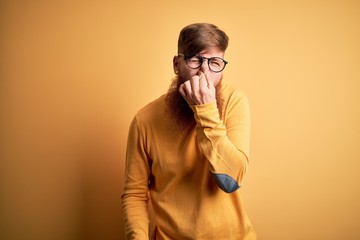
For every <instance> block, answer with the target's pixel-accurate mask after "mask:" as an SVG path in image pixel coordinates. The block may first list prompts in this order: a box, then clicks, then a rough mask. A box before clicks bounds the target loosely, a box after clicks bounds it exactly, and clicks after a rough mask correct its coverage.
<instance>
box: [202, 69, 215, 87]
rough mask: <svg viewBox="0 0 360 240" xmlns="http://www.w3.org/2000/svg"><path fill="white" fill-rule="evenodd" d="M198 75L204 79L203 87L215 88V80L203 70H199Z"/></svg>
mask: <svg viewBox="0 0 360 240" xmlns="http://www.w3.org/2000/svg"><path fill="white" fill-rule="evenodd" d="M198 75H199V76H200V79H202V81H201V83H200V86H201V87H207V88H209V89H214V88H215V86H214V81H213V80H212V79H211V78H209V77H207V76H206V75H205V73H204V72H203V71H201V70H199V72H198Z"/></svg>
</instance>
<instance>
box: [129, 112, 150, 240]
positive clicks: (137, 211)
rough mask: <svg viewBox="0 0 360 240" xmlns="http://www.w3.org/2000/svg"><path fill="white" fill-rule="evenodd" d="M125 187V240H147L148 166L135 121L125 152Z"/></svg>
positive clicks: (142, 140)
mask: <svg viewBox="0 0 360 240" xmlns="http://www.w3.org/2000/svg"><path fill="white" fill-rule="evenodd" d="M125 176H126V177H125V187H124V191H123V194H122V202H123V212H124V221H125V232H126V237H127V239H129V240H130V239H149V237H148V228H149V216H148V184H149V176H150V166H149V161H148V158H147V154H146V152H145V149H144V139H143V138H142V136H141V132H140V131H139V127H138V125H137V119H136V118H134V120H133V121H132V123H131V126H130V130H129V135H128V145H127V150H126V174H125Z"/></svg>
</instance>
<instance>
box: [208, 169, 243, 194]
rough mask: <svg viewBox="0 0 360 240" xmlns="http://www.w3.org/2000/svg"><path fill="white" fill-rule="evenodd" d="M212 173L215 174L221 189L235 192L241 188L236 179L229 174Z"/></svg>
mask: <svg viewBox="0 0 360 240" xmlns="http://www.w3.org/2000/svg"><path fill="white" fill-rule="evenodd" d="M212 175H213V176H214V178H215V180H216V183H217V185H218V186H219V188H221V190H223V191H224V192H226V193H232V192H235V191H236V190H238V189H239V188H240V186H239V185H238V184H237V182H236V181H235V179H233V178H232V177H230V176H229V175H226V174H217V173H213V174H212Z"/></svg>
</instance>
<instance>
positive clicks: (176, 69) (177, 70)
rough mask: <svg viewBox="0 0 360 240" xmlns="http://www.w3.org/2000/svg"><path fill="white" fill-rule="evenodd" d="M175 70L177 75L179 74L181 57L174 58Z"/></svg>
mask: <svg viewBox="0 0 360 240" xmlns="http://www.w3.org/2000/svg"><path fill="white" fill-rule="evenodd" d="M173 69H174V73H175V74H177V73H178V72H179V57H178V56H174V58H173Z"/></svg>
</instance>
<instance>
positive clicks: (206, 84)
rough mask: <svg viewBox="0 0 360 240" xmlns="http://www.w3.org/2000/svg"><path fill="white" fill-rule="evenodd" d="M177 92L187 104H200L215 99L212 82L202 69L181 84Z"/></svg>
mask: <svg viewBox="0 0 360 240" xmlns="http://www.w3.org/2000/svg"><path fill="white" fill-rule="evenodd" d="M179 92H180V94H181V95H182V96H183V98H184V99H185V100H186V102H187V103H188V104H189V105H200V104H205V103H210V102H213V101H215V100H216V91H215V86H214V82H213V81H212V80H211V79H208V78H207V77H206V76H205V74H204V73H203V72H202V71H199V72H198V75H195V76H193V77H192V78H191V79H190V80H187V81H186V82H184V83H183V84H181V85H180V87H179Z"/></svg>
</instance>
